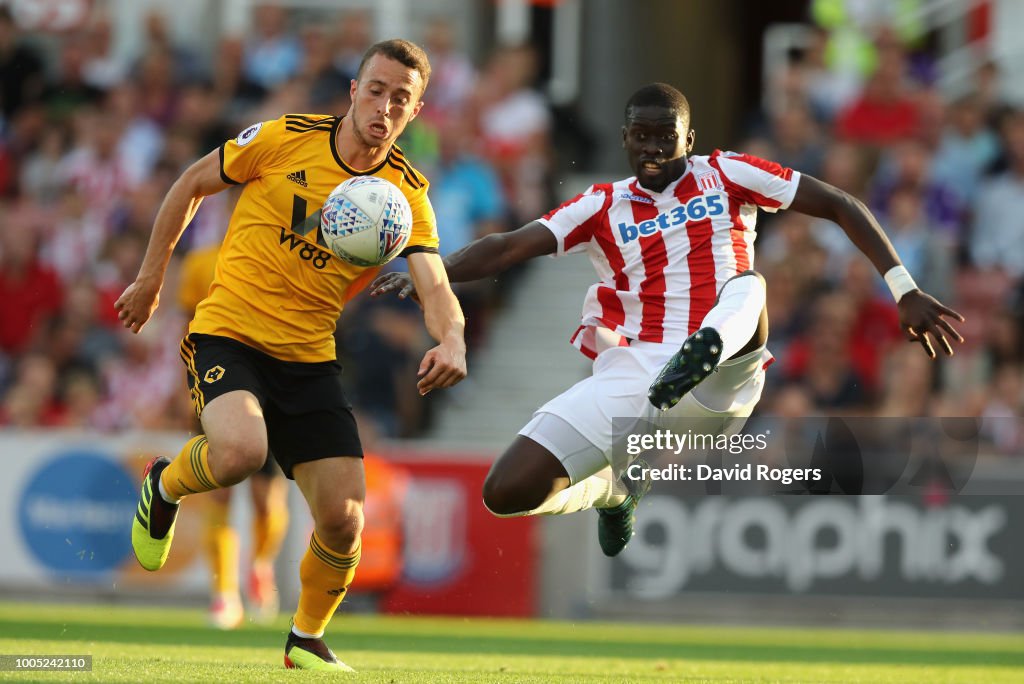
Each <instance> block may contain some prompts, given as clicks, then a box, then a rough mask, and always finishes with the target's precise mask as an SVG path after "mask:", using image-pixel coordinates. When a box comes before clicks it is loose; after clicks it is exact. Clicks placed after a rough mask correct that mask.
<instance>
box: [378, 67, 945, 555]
mask: <svg viewBox="0 0 1024 684" xmlns="http://www.w3.org/2000/svg"><path fill="white" fill-rule="evenodd" d="M689 123H690V107H689V104H688V103H687V101H686V98H685V97H684V96H683V95H682V93H680V92H679V91H678V90H676V89H675V88H673V87H672V86H669V85H666V84H662V83H654V84H651V85H648V86H645V87H643V88H641V89H640V90H638V91H637V92H636V93H634V94H633V95H632V97H630V99H629V101H628V102H627V103H626V108H625V125H624V126H623V129H622V146H623V148H624V149H625V151H626V157H627V159H628V160H629V164H630V166H631V167H632V169H633V172H634V174H635V175H634V176H633V177H631V178H627V179H625V180H620V181H617V182H614V183H607V184H599V185H594V186H592V187H590V188H589V189H587V190H586V191H585V192H584V193H582V194H580V195H578V196H576V197H574V198H573V199H571V200H569V201H568V202H566V203H565V204H563V205H562V206H560V207H558V208H557V209H555V210H554V211H552V212H550V213H549V214H547V215H546V216H544V217H543V218H541V219H538V220H537V221H534V222H532V223H529V224H527V225H526V226H523V227H522V228H520V229H518V230H516V231H513V232H511V233H505V234H495V235H488V236H486V237H484V238H481V239H480V240H477V241H476V242H473V243H472V244H470V245H467V246H466V247H465V248H463V249H462V250H460V251H458V252H456V253H454V254H452V255H450V256H449V257H447V258H446V259H445V260H444V262H445V269H446V270H447V272H448V278H449V279H450V280H451V281H452V282H463V281H467V280H476V279H478V278H486V277H488V276H492V275H494V274H495V273H498V272H500V271H503V270H505V269H507V268H509V267H511V266H513V265H515V264H518V263H520V262H522V261H525V260H527V259H531V258H533V257H537V256H540V255H543V254H553V255H555V256H562V255H564V254H570V253H574V252H586V253H587V254H588V255H589V256H590V258H591V261H592V262H593V264H594V268H595V270H596V271H597V274H598V277H599V282H597V283H595V284H594V285H593V286H591V287H590V290H589V291H588V292H587V296H586V300H585V303H584V307H583V320H582V322H581V325H580V327H579V328H578V329H577V331H576V333H575V334H574V335H573V338H572V342H573V344H574V345H576V346H577V347H578V348H579V349H580V351H582V352H583V353H584V354H586V355H587V356H588V357H590V358H592V359H593V360H594V367H593V374H592V375H591V376H590V377H588V378H586V379H584V380H582V381H580V382H579V383H577V384H576V385H574V386H573V387H571V388H569V389H568V390H566V391H565V392H563V393H562V394H560V395H559V396H557V397H555V398H554V399H552V400H551V401H549V402H548V403H546V404H544V405H543V406H542V407H541V408H540V409H538V410H537V412H536V413H535V414H534V416H533V419H532V420H530V422H529V423H527V425H526V426H525V427H524V428H523V429H522V430H520V432H519V435H518V436H517V437H516V439H515V440H514V441H513V442H512V444H511V446H509V448H508V449H507V450H506V451H505V453H504V454H503V455H502V456H501V457H500V458H498V460H497V461H495V463H494V465H493V467H492V468H491V471H490V473H489V474H488V476H487V480H486V481H485V483H484V490H483V498H484V504H485V505H486V506H487V508H488V509H490V510H491V511H492V512H493V513H494V514H495V515H499V516H517V515H542V514H560V513H571V512H574V511H579V510H584V509H587V508H596V509H597V510H598V513H599V517H598V538H599V541H600V543H601V548H602V550H603V551H604V553H605V554H606V555H608V556H614V555H617V554H618V553H619V552H621V551H622V549H623V548H625V546H626V544H627V543H628V542H629V539H630V538H631V537H632V535H633V520H634V512H635V509H636V504H637V501H638V499H639V497H640V495H642V493H643V491H644V487H643V486H640V487H626V486H624V483H625V482H626V480H624V479H622V478H620V475H621V473H618V472H613V471H612V469H611V467H610V466H611V463H612V444H613V439H614V437H613V425H612V421H613V418H625V417H631V418H637V419H648V420H651V421H656V420H657V419H658V418H659V417H660V414H659V413H658V411H665V412H666V413H665V414H664V415H668V416H670V417H673V418H675V417H679V418H705V417H706V418H716V419H721V420H722V423H721V424H722V425H723V426H724V427H723V429H725V430H726V431H729V432H733V431H736V430H738V429H739V428H740V427H742V423H743V422H744V421H745V420H746V418H747V417H748V416H749V415H750V413H751V411H752V410H753V408H754V406H755V404H756V403H757V401H758V399H759V398H760V396H761V390H762V387H763V383H764V370H765V368H766V367H767V366H768V364H769V363H770V362H771V360H772V357H771V354H770V353H769V352H768V351H767V348H766V344H767V339H768V318H767V312H766V310H765V296H766V293H765V283H764V279H763V278H762V276H761V275H760V274H759V273H757V272H756V271H754V270H753V264H754V238H755V235H756V233H755V222H756V218H757V210H758V209H759V208H760V209H763V210H765V211H770V212H774V211H778V210H779V209H793V210H795V211H799V212H801V213H805V214H810V215H812V216H817V217H821V218H825V219H829V220H832V221H834V222H835V223H837V224H839V225H840V226H841V227H842V228H843V230H844V231H845V232H846V234H847V236H848V237H849V238H850V240H851V241H852V242H853V243H854V244H855V245H856V246H857V247H858V248H859V249H860V250H861V251H862V252H863V253H864V254H865V255H866V256H867V257H868V258H869V259H870V260H871V262H872V264H874V266H875V268H876V269H877V270H878V272H879V273H880V274H882V275H884V277H885V280H886V282H887V283H888V284H889V287H890V288H891V289H892V292H893V296H894V298H895V299H896V302H897V308H898V309H899V315H900V325H901V327H902V329H903V330H904V331H905V332H906V334H907V336H908V337H909V339H911V340H914V341H917V342H919V343H920V344H921V345H922V347H923V348H924V351H925V352H926V353H927V354H928V355H929V356H930V357H932V358H934V357H935V355H936V351H935V347H936V345H938V346H939V347H940V348H941V350H942V351H943V352H944V353H946V354H949V355H952V353H953V349H952V346H951V344H950V340H954V341H957V342H961V341H962V338H961V337H960V335H959V334H958V333H957V332H956V330H955V329H954V328H953V327H952V325H950V323H949V322H948V321H947V320H945V319H946V318H947V317H948V318H955V319H958V320H963V317H962V316H960V314H958V313H956V312H955V311H953V310H952V309H949V308H947V307H945V306H943V305H942V304H941V303H939V302H938V301H936V300H935V299H934V298H932V297H931V296H929V295H928V294H925V293H924V292H922V291H921V290H920V289H918V288H917V287H916V285H915V284H914V281H913V279H912V278H911V276H910V274H909V273H907V271H906V269H905V268H904V267H903V266H902V265H901V263H900V259H899V257H898V256H897V254H896V252H895V251H894V250H893V248H892V245H891V244H890V243H889V240H888V239H887V238H886V236H885V233H884V232H883V231H882V228H881V227H880V226H879V225H878V222H877V221H876V220H875V219H874V217H873V216H872V215H871V213H870V212H869V211H868V210H867V208H866V207H865V206H864V205H863V204H862V203H861V202H859V201H858V200H856V199H854V198H853V197H851V196H850V195H848V194H847V193H845V192H843V191H841V190H839V189H837V188H835V187H833V186H831V185H828V184H826V183H823V182H822V181H819V180H817V179H815V178H813V177H811V176H807V175H801V174H800V173H799V172H797V171H794V170H792V169H788V168H783V167H781V166H780V165H778V164H776V163H773V162H770V161H766V160H763V159H759V158H756V157H752V156H750V155H745V154H735V153H731V152H722V151H718V150H716V151H714V152H713V153H712V154H710V155H708V156H703V155H692V156H691V155H690V151H691V150H692V148H693V143H694V132H693V131H692V130H691V129H690V126H689ZM396 290H397V291H398V292H399V296H408V295H409V294H411V293H413V292H414V291H415V288H414V287H413V285H412V283H411V281H410V280H409V278H408V276H406V275H405V274H390V275H387V276H383V277H381V278H378V280H377V281H376V282H375V283H374V285H373V286H371V292H372V294H375V295H379V294H383V293H385V292H391V291H396ZM616 465H618V466H621V465H622V464H616Z"/></svg>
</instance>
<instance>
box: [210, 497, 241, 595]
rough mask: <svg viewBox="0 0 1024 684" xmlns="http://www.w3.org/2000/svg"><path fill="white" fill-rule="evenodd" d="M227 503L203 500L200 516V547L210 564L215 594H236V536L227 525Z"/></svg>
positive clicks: (228, 510) (228, 511) (228, 508)
mask: <svg viewBox="0 0 1024 684" xmlns="http://www.w3.org/2000/svg"><path fill="white" fill-rule="evenodd" d="M230 510H231V509H230V505H229V504H228V502H226V501H215V500H213V499H210V500H209V501H206V510H205V511H204V516H203V548H204V550H205V551H206V558H207V560H208V561H209V563H210V574H211V575H212V576H213V577H212V585H211V588H212V590H213V593H214V594H237V593H238V534H237V533H236V532H235V530H234V529H233V528H232V527H231V525H230V524H229V522H228V515H229V513H230Z"/></svg>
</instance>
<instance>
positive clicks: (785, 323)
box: [0, 5, 1024, 452]
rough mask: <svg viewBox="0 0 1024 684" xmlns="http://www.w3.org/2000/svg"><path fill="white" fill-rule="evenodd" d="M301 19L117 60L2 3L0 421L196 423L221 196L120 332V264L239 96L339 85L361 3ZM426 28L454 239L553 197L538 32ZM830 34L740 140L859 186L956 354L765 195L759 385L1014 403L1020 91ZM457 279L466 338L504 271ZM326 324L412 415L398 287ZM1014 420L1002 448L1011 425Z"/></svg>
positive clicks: (1020, 313) (833, 246) (210, 144)
mask: <svg viewBox="0 0 1024 684" xmlns="http://www.w3.org/2000/svg"><path fill="white" fill-rule="evenodd" d="M294 19H295V18H294V16H292V15H290V14H289V13H287V12H286V11H285V10H282V9H280V8H276V7H273V6H266V5H261V6H259V7H258V8H257V9H256V10H255V15H254V17H253V28H252V30H251V31H250V33H249V35H248V37H247V38H246V39H245V40H242V39H240V38H232V37H226V38H224V39H222V41H221V43H220V44H219V45H218V46H217V48H216V50H215V51H214V56H213V58H212V59H210V60H206V61H204V60H203V59H201V58H200V56H199V55H197V54H193V53H192V52H190V51H189V50H188V49H186V48H184V47H183V46H181V45H178V44H176V43H175V42H174V40H173V39H172V38H171V36H170V32H169V30H168V28H167V24H166V21H165V18H164V17H163V16H162V15H161V14H160V13H159V12H153V13H151V14H149V15H148V16H147V18H146V22H145V32H146V36H145V40H144V41H143V45H144V46H145V47H144V50H143V51H142V52H141V54H138V55H136V56H135V57H134V59H131V60H127V61H119V60H118V59H116V58H115V57H114V56H113V55H114V51H113V49H112V30H111V26H110V23H109V21H107V20H105V18H104V17H103V16H102V15H100V16H96V17H94V19H93V20H92V21H91V22H90V24H89V26H88V27H87V28H85V29H83V30H81V31H78V32H76V33H75V34H74V35H69V36H65V37H63V38H62V39H61V40H60V41H59V42H58V43H57V44H56V45H55V46H54V45H50V46H49V47H48V48H47V49H45V50H44V49H40V48H39V47H38V42H37V41H35V40H34V38H35V37H34V36H31V35H25V34H23V33H22V32H21V31H19V29H18V27H17V26H16V25H15V23H14V22H13V21H12V19H11V17H10V15H8V14H6V13H5V12H4V10H3V9H2V8H0V74H2V80H0V82H2V86H0V88H2V90H0V425H8V426H18V427H27V426H67V427H92V428H99V429H119V428H128V427H144V428H156V429H161V428H182V427H184V428H187V427H188V425H189V414H190V411H191V408H190V404H189V400H188V393H187V392H186V391H185V389H184V388H185V384H184V370H183V367H182V364H181V362H180V360H179V359H178V351H177V349H178V342H179V340H180V337H181V335H182V334H183V332H184V329H185V326H186V325H187V321H188V314H187V313H186V311H184V310H182V307H180V306H177V305H176V304H177V301H178V295H177V283H178V281H179V277H180V274H179V271H180V267H181V263H182V261H183V260H184V258H185V256H186V255H187V254H188V253H189V252H190V251H193V250H200V249H203V248H208V247H210V246H211V245H215V244H217V243H218V242H219V241H220V239H221V238H222V236H223V232H224V230H225V228H226V225H227V221H228V217H229V216H230V212H231V209H232V206H233V203H234V201H235V200H236V198H237V195H236V194H235V193H234V192H233V191H228V192H225V193H222V194H220V195H216V196H213V197H210V198H208V199H207V200H206V201H205V202H204V203H203V205H202V207H201V208H200V211H199V213H198V214H197V216H196V218H195V220H194V221H193V225H191V226H190V227H189V229H188V230H187V231H186V233H185V235H184V238H183V240H182V244H181V246H180V247H179V249H178V250H177V253H176V256H175V258H174V260H173V261H172V267H171V269H170V272H169V273H168V278H167V283H166V285H165V287H164V291H163V295H162V305H161V307H160V310H159V312H158V315H157V316H156V317H155V318H154V319H153V320H152V321H151V322H150V323H149V325H148V326H147V327H146V328H145V330H144V331H143V333H142V334H140V335H138V336H133V335H131V334H128V333H127V332H125V331H124V330H123V329H122V328H121V327H120V326H119V325H118V322H117V320H116V315H115V312H114V310H113V306H112V305H113V302H114V300H115V299H116V298H117V296H118V295H119V294H120V293H121V291H122V290H123V288H124V287H125V286H126V285H127V284H128V283H130V282H131V281H132V280H133V279H134V276H135V274H136V272H137V269H138V266H139V263H140V260H141V258H142V254H143V252H144V250H145V247H146V243H147V240H148V236H149V233H150V229H151V226H152V221H153V217H154V215H155V213H156V211H157V208H158V207H159V204H160V202H161V200H162V198H163V196H164V194H165V193H166V191H167V189H168V188H169V187H170V184H171V183H172V182H173V181H174V179H175V178H176V177H177V175H178V174H179V173H180V172H181V171H182V170H184V168H185V167H187V166H188V165H189V164H190V163H191V162H192V161H194V160H195V159H197V158H198V157H200V156H202V155H203V154H205V153H206V152H208V151H209V150H211V149H213V148H215V147H217V146H218V145H220V144H221V142H223V141H224V140H225V139H227V138H229V137H233V136H234V135H236V134H237V132H238V131H240V130H242V129H243V128H245V127H246V126H247V125H248V124H250V123H252V122H254V121H258V120H265V119H270V118H275V117H277V116H280V115H282V114H284V113H286V112H326V113H343V112H345V111H346V110H347V108H348V104H349V103H348V84H349V79H350V78H352V77H353V76H354V74H355V70H356V68H357V66H358V63H359V59H360V57H361V55H362V53H363V51H364V50H365V48H366V47H368V46H369V45H370V43H371V42H372V39H373V36H372V21H371V17H370V15H369V14H368V13H366V12H362V11H349V12H344V13H339V14H338V15H337V17H336V18H335V19H334V20H332V21H327V22H325V21H317V22H313V23H306V24H301V25H297V24H296V23H295V20H294ZM420 31H421V34H420V35H417V36H413V38H417V39H419V40H420V41H421V42H422V44H423V45H424V46H425V48H426V49H427V51H428V53H429V55H430V58H431V61H432V65H433V78H432V80H431V83H430V89H429V97H428V98H427V105H426V107H425V108H424V110H423V113H422V115H421V116H420V117H419V118H418V119H417V120H416V121H415V122H414V123H413V125H412V126H410V129H409V130H408V131H407V133H406V135H405V136H404V137H403V140H402V141H401V144H402V146H403V148H404V149H405V151H406V152H407V154H408V156H409V157H410V158H411V159H412V160H413V161H414V164H416V166H417V167H418V168H419V169H420V170H421V171H422V172H423V173H424V174H425V175H426V176H427V177H428V178H429V179H430V181H431V199H432V202H433V204H434V207H435V209H436V211H437V215H438V226H439V230H440V233H441V244H442V251H443V252H444V253H448V252H450V251H453V250H454V249H457V248H459V247H461V246H463V245H464V244H466V243H467V242H469V241H470V240H472V239H473V238H475V237H478V236H480V235H483V234H486V233H489V232H493V231H501V230H507V229H509V228H512V227H517V226H519V225H521V224H522V223H525V222H526V221H529V220H532V219H533V218H536V217H537V216H539V215H541V214H543V213H545V212H546V211H547V210H548V209H549V208H550V207H551V206H553V203H554V202H555V200H556V199H557V200H561V199H563V198H556V197H554V196H553V195H552V194H551V186H552V182H551V180H552V176H553V174H552V169H553V168H554V164H555V162H556V161H557V160H555V159H553V154H552V152H551V144H550V143H551V131H552V126H553V125H554V121H553V115H552V111H551V108H550V107H549V105H548V103H547V102H546V100H545V98H544V97H543V96H542V95H541V93H540V91H539V90H537V89H536V87H535V86H536V83H535V81H536V78H535V74H536V72H537V64H536V54H535V53H534V52H533V51H532V50H530V49H528V48H496V49H495V50H494V51H493V52H492V53H491V54H489V55H486V56H485V59H483V60H481V63H480V64H477V63H475V62H474V61H473V60H471V59H470V58H469V57H468V56H467V55H466V54H465V53H464V52H463V51H462V50H461V49H460V47H459V45H458V44H457V41H456V36H455V34H454V33H453V31H452V29H451V27H450V25H449V24H448V23H447V22H446V21H444V20H443V19H438V20H436V21H433V22H430V23H429V24H427V25H425V26H423V27H420ZM835 34H836V32H835V31H834V30H830V29H829V28H828V27H815V28H814V29H813V30H812V31H811V34H810V35H811V39H810V41H809V42H808V45H807V47H806V49H803V50H799V51H794V53H793V54H792V55H791V60H790V63H789V66H788V68H787V69H786V70H785V71H784V72H782V73H779V74H777V81H776V82H774V83H768V84H765V87H766V88H768V89H770V92H771V97H770V98H768V99H767V100H766V101H767V102H769V104H768V106H767V107H766V110H767V111H765V112H764V113H763V116H762V117H760V121H759V124H758V125H755V126H752V127H751V129H750V131H749V136H748V137H747V138H746V139H745V140H744V141H743V142H740V143H737V144H735V145H732V147H733V148H734V149H738V150H741V151H746V152H750V153H753V154H757V155H759V156H763V157H766V158H769V159H774V160H776V161H779V162H781V163H782V164H784V165H787V166H792V167H793V168H795V169H797V170H800V171H803V172H807V173H810V174H813V175H815V176H818V177H820V178H822V179H824V180H825V181H828V182H830V183H833V184H835V185H837V186H839V187H840V188H843V189H845V190H847V191H849V192H850V193H852V194H853V195H854V196H856V197H858V198H859V199H861V200H862V201H864V202H865V204H867V205H868V206H869V207H870V208H871V209H872V210H873V211H874V212H875V213H876V215H877V216H878V217H879V219H880V220H881V222H882V224H883V225H884V226H885V228H886V230H887V231H888V233H889V235H890V236H891V238H892V240H893V242H894V244H895V245H896V248H897V250H898V251H899V253H900V254H901V255H902V257H903V259H904V262H905V263H906V265H907V266H908V268H909V269H910V271H911V272H912V273H913V274H914V275H915V276H916V277H917V280H918V282H919V284H920V285H921V286H922V287H923V288H925V289H926V290H928V291H929V292H931V293H933V294H935V295H936V296H937V297H939V298H940V299H942V300H943V301H944V302H946V303H947V304H949V305H950V306H952V307H954V308H956V309H957V310H959V311H961V312H962V313H963V314H965V315H966V316H967V317H968V320H967V322H966V323H964V324H961V325H959V328H960V330H961V331H962V332H963V334H964V335H965V337H967V340H968V341H967V343H966V344H965V345H964V347H963V348H962V351H961V352H959V353H958V354H957V356H956V357H955V358H954V359H951V360H950V359H943V360H940V361H939V362H938V363H935V364H932V363H930V362H928V360H927V358H926V357H925V355H924V354H923V353H921V351H920V349H917V348H915V347H913V346H911V345H908V344H905V343H904V342H903V341H902V340H903V337H902V333H901V332H900V331H899V330H898V328H897V325H896V311H895V308H894V307H893V306H892V300H891V296H890V295H889V294H888V292H887V291H886V290H885V289H884V285H882V284H881V280H880V278H878V276H877V275H875V274H874V272H873V269H872V268H871V266H870V265H869V264H868V263H867V262H866V261H865V260H864V259H863V258H862V257H860V256H859V255H857V254H856V251H855V250H854V249H853V248H852V246H851V245H850V244H849V242H848V241H847V240H846V238H845V236H843V235H842V232H841V231H840V229H839V228H838V227H837V226H834V225H830V224H828V223H827V222H823V221H817V220H810V219H808V218H806V217H803V216H800V215H797V214H793V213H786V212H783V213H781V214H779V215H778V217H770V218H767V219H766V220H765V221H764V222H763V223H762V226H763V228H762V230H761V235H760V238H759V240H758V247H759V250H758V262H757V267H758V269H759V270H761V271H762V272H764V274H765V276H766V278H767V281H768V283H769V288H768V291H769V312H770V320H771V343H770V346H771V349H772V350H773V351H774V352H775V355H776V357H777V358H778V359H779V361H778V363H777V364H776V366H775V367H774V368H773V369H772V371H771V373H770V382H769V383H768V386H767V389H766V394H765V400H764V402H763V403H762V408H763V410H768V411H773V412H780V413H786V414H790V415H804V414H808V413H813V412H815V411H827V412H847V413H852V414H864V413H869V414H879V415H929V414H937V415H961V416H973V415H985V416H1006V417H1014V416H1020V415H1021V407H1022V389H1024V383H1022V379H1024V375H1022V368H1024V344H1022V340H1024V335H1022V321H1024V296H1022V294H1021V284H1022V282H1024V278H1022V276H1024V249H1022V248H1021V244H1020V243H1021V238H1024V212H1021V211H1020V209H1019V208H1020V207H1021V206H1024V111H1022V110H1019V109H1017V110H1015V109H1013V108H1011V107H1009V106H1007V104H1006V103H1004V102H1002V101H1001V99H1000V96H999V88H998V83H999V76H1000V74H999V72H998V70H997V69H996V68H995V67H994V66H992V65H987V66H985V67H983V69H982V70H981V72H980V73H979V75H978V77H977V78H976V79H975V80H974V85H975V88H974V90H972V91H971V92H966V93H964V94H962V95H961V96H958V97H955V98H949V97H945V96H943V95H942V94H940V92H939V91H938V89H937V87H936V85H935V76H936V75H935V67H934V61H933V57H934V55H933V54H930V53H929V51H928V50H927V49H925V48H922V47H921V46H922V45H927V41H925V42H922V41H920V36H914V35H906V34H905V33H901V32H899V31H895V30H887V29H884V28H882V29H872V30H871V31H870V32H866V33H865V38H866V39H865V40H864V41H863V46H866V47H863V46H862V47H861V48H859V51H858V52H857V54H856V55H855V58H854V59H850V60H847V62H846V63H843V61H842V59H841V58H840V57H837V55H841V53H840V52H839V51H837V50H836V49H834V48H835V46H834V45H833V41H834V39H835ZM684 90H685V88H684ZM716 142H719V141H716ZM720 142H721V143H722V145H721V146H723V147H727V146H728V145H727V144H726V143H727V142H728V141H720ZM709 151H710V150H704V149H699V150H698V152H700V153H707V152H709ZM623 175H624V173H623ZM457 292H458V294H459V296H460V299H461V300H462V302H463V306H464V308H466V309H467V313H468V314H469V320H470V324H471V327H470V330H469V331H468V335H469V339H470V343H471V346H472V345H475V344H479V343H480V341H481V340H483V339H484V331H485V329H486V324H487V320H488V317H489V315H490V314H491V313H492V312H493V310H494V308H495V306H496V305H497V303H498V302H499V299H500V298H499V297H498V293H497V291H496V288H495V286H494V284H493V283H483V284H480V283H474V284H466V285H463V286H459V287H458V289H457ZM580 296H582V293H580ZM348 319H352V320H357V321H358V324H354V325H346V323H345V321H346V320H348ZM338 342H339V355H340V356H341V358H342V359H343V360H344V361H346V362H347V369H348V370H347V378H348V382H349V383H350V385H351V391H352V394H353V400H354V402H355V403H356V404H357V405H358V406H359V407H360V408H361V410H362V411H363V413H364V414H366V415H369V416H373V417H374V419H375V420H376V422H377V426H376V427H377V429H378V431H379V432H380V433H381V434H382V435H383V436H385V437H404V436H412V435H416V434H418V433H420V432H421V431H422V430H423V429H424V427H425V426H426V425H427V423H428V422H429V416H428V415H425V410H426V411H429V407H430V404H429V403H424V402H422V401H421V400H420V399H419V398H418V397H417V395H416V393H415V389H414V384H415V381H414V378H415V367H416V365H417V364H418V362H419V358H420V355H421V352H422V351H423V350H424V349H425V348H426V345H427V343H428V340H427V339H426V337H425V332H424V330H423V326H422V318H421V316H420V315H419V312H418V310H417V309H416V308H415V306H414V305H413V304H411V303H402V302H398V301H397V300H395V299H393V298H388V299H387V300H382V301H379V302H378V301H373V302H371V301H369V300H368V299H367V298H365V297H360V298H357V299H356V300H354V301H353V302H352V303H351V304H350V305H349V308H348V309H347V310H346V312H345V313H344V314H343V317H342V323H341V325H339V332H338ZM1010 433H1011V434H1008V435H1004V436H1003V437H1002V438H1001V439H1002V441H1003V442H1004V444H1002V447H1004V448H1005V449H1006V450H1007V452H1013V451H1014V450H1015V449H1017V448H1019V447H1020V446H1022V444H1021V443H1022V442H1024V434H1019V433H1017V432H1016V431H1010Z"/></svg>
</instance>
